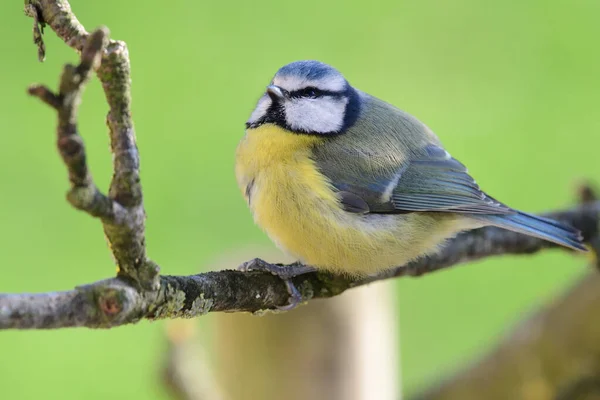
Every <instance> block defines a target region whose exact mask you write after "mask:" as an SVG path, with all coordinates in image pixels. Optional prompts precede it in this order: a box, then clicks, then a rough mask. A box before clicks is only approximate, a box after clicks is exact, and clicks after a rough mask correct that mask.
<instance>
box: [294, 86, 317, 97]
mask: <svg viewBox="0 0 600 400" xmlns="http://www.w3.org/2000/svg"><path fill="white" fill-rule="evenodd" d="M321 95H322V93H321V91H320V90H319V89H317V88H316V87H312V86H309V87H307V88H304V89H301V90H298V91H296V92H294V93H293V96H294V97H304V98H308V99H316V98H317V97H319V96H321Z"/></svg>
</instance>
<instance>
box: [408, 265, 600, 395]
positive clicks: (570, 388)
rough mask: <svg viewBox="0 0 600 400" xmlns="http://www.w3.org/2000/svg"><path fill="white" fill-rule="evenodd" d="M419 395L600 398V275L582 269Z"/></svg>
mask: <svg viewBox="0 0 600 400" xmlns="http://www.w3.org/2000/svg"><path fill="white" fill-rule="evenodd" d="M418 399H419V400H459V399H460V400H471V399H473V400H475V399H477V400H480V399H487V400H506V399H510V400H553V399H555V400H592V399H594V400H600V275H599V274H597V273H591V274H588V275H585V276H584V277H583V278H582V279H581V281H579V282H578V283H577V284H576V285H574V286H573V287H572V288H571V289H570V290H568V292H567V293H566V294H565V295H563V296H562V297H561V298H559V299H557V300H555V301H554V302H553V303H552V304H550V305H548V306H547V307H544V308H542V309H541V310H539V311H538V312H537V313H536V314H535V315H534V316H533V317H532V318H530V319H527V320H525V321H524V322H522V323H521V324H520V325H519V326H518V327H517V329H516V330H515V331H514V332H513V333H512V334H511V335H509V336H508V337H507V338H506V339H505V340H504V341H503V342H502V343H501V344H500V345H499V346H498V347H497V348H496V349H494V350H493V351H492V352H491V353H490V354H488V355H487V356H486V357H484V358H483V359H482V360H481V361H479V362H478V363H476V364H475V365H473V366H471V367H469V368H468V369H466V370H465V371H462V372H460V373H458V374H457V375H456V376H454V377H450V378H449V379H448V380H447V381H446V382H444V383H442V384H441V385H439V386H438V387H437V388H434V389H432V390H430V391H428V392H426V393H423V394H422V395H421V396H419V397H418Z"/></svg>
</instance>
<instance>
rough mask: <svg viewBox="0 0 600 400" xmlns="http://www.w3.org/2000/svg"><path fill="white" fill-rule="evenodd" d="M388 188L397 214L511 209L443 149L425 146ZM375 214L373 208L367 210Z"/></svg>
mask: <svg viewBox="0 0 600 400" xmlns="http://www.w3.org/2000/svg"><path fill="white" fill-rule="evenodd" d="M389 185H394V187H393V188H391V187H388V189H392V190H391V191H390V198H389V201H390V202H391V204H392V205H393V208H394V210H397V211H399V212H417V211H438V212H460V213H472V214H511V213H514V210H512V209H510V208H509V207H507V206H505V205H504V204H502V203H500V202H498V201H496V200H494V199H493V198H491V197H490V196H488V195H486V194H485V193H484V192H483V191H482V190H481V189H480V188H479V185H477V183H476V182H475V180H474V179H473V178H472V177H471V176H470V175H469V173H468V171H467V168H466V167H465V166H464V165H463V164H461V163H460V162H459V161H457V160H456V159H455V158H453V157H452V156H450V154H448V152H446V151H445V150H444V149H443V148H441V147H439V146H436V145H428V146H426V147H425V149H424V151H423V152H422V153H421V155H420V156H418V157H415V158H414V159H412V160H410V161H409V162H408V163H407V164H406V165H405V166H404V168H402V170H401V171H400V172H399V174H398V175H397V176H396V177H395V178H394V180H393V181H390V182H389ZM371 212H377V207H374V208H372V209H371Z"/></svg>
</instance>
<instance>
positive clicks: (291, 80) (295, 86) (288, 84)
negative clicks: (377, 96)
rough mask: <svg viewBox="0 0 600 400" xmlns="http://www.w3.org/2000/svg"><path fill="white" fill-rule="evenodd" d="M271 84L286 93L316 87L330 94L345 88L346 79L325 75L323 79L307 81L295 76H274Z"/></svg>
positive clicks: (340, 76) (339, 76)
mask: <svg viewBox="0 0 600 400" xmlns="http://www.w3.org/2000/svg"><path fill="white" fill-rule="evenodd" d="M273 84H274V85H277V86H279V87H281V88H284V89H285V90H287V91H288V92H293V91H294V90H300V89H304V88H307V87H316V88H318V89H320V90H325V91H330V92H341V91H343V90H344V89H345V88H346V79H344V77H343V76H342V75H327V76H325V77H323V79H307V78H303V77H299V76H295V75H283V76H279V75H277V76H275V78H273Z"/></svg>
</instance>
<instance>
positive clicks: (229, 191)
mask: <svg viewBox="0 0 600 400" xmlns="http://www.w3.org/2000/svg"><path fill="white" fill-rule="evenodd" d="M71 5H72V7H73V10H74V11H75V12H76V14H77V16H78V18H79V20H80V21H81V22H82V23H83V24H84V25H85V26H86V27H87V28H88V29H91V28H93V27H96V26H98V25H107V26H108V27H109V28H110V30H111V33H112V37H113V38H117V39H122V40H125V41H127V43H128V46H129V50H130V54H131V61H132V78H133V111H134V118H135V125H136V130H137V138H138V145H139V148H140V150H141V154H142V179H143V183H144V190H145V202H146V207H147V212H148V224H147V226H148V230H147V235H148V236H147V242H148V248H149V252H150V255H151V257H152V258H154V259H155V260H156V261H157V262H159V263H160V264H161V265H162V266H163V272H164V273H168V274H191V273H195V272H196V271H198V270H201V269H203V268H204V267H203V266H205V265H207V264H209V263H211V262H212V261H213V260H214V259H215V258H216V257H218V256H220V255H223V254H226V253H228V252H232V251H234V249H237V248H240V247H244V246H248V245H250V244H258V245H264V246H270V242H269V241H268V239H267V238H266V236H265V235H264V234H263V233H262V232H261V231H260V230H259V229H258V228H257V227H255V226H254V224H253V222H252V219H251V216H250V213H249V212H248V210H247V209H246V205H245V204H244V202H243V200H242V198H241V195H240V194H239V193H238V189H237V186H236V183H235V179H234V175H233V162H234V160H233V155H234V150H235V146H236V144H237V142H238V140H239V139H240V137H241V136H242V134H243V123H244V121H245V120H246V118H247V117H248V116H249V114H250V112H251V110H252V108H253V106H254V103H255V101H256V99H257V98H258V96H259V95H260V93H261V91H262V90H263V88H264V86H265V84H267V83H268V81H269V80H270V78H271V76H272V75H273V74H274V72H275V71H276V70H277V68H278V67H280V66H281V65H283V64H286V63H288V62H290V61H294V60H298V59H307V58H309V59H319V60H322V61H324V62H327V63H330V64H332V65H334V66H336V67H337V68H338V69H340V70H341V71H342V72H343V73H344V74H345V75H346V77H347V78H348V80H349V81H350V82H351V83H352V84H353V85H355V86H356V87H359V88H360V89H362V90H364V91H367V92H369V93H371V94H373V95H376V96H378V97H380V98H383V99H385V100H387V101H389V102H391V103H393V104H395V105H397V106H399V107H401V108H403V109H405V110H407V111H409V112H410V113H412V114H414V115H416V116H417V117H419V118H420V119H422V120H423V121H425V122H426V123H427V124H428V125H429V126H430V127H431V128H432V129H433V130H434V131H436V132H437V133H438V135H439V136H440V137H441V139H442V141H443V142H444V144H445V145H446V147H447V148H448V149H449V150H450V151H451V152H452V154H453V155H454V156H455V157H457V158H458V159H460V160H462V161H463V162H464V163H466V164H467V165H468V166H469V167H470V170H471V171H472V173H473V175H474V176H475V178H476V179H477V180H478V182H479V183H480V184H481V185H482V186H483V188H484V189H486V190H487V191H488V192H489V193H491V194H492V195H493V196H496V197H498V198H500V199H501V200H503V201H505V202H507V203H508V204H510V205H512V206H515V207H518V208H521V209H524V210H527V211H543V210H547V209H552V208H558V207H565V206H568V205H570V204H572V203H573V202H574V191H573V187H574V183H576V182H577V181H578V180H579V179H581V178H586V177H594V175H595V174H596V173H597V167H598V161H597V157H598V156H597V153H598V146H599V145H600V136H599V135H598V132H599V131H600V119H599V118H598V112H597V108H598V106H599V105H600V79H598V71H600V52H599V51H598V48H597V47H598V37H600V24H598V18H599V17H600V3H599V2H598V1H596V0H571V1H565V0H563V1H549V0H535V1H533V0H532V1H528V2H521V1H504V2H482V1H478V0H459V1H453V2H446V1H441V0H439V1H433V0H426V1H419V2H416V1H397V0H389V1H384V2H377V1H375V2H366V3H365V2H360V1H347V0H346V1H330V2H327V3H325V2H322V1H316V0H308V1H302V2H281V1H252V2H242V1H239V2H237V3H232V2H185V1H172V2H158V1H145V2H133V1H129V2H124V1H117V0H104V1H101V2H100V1H97V2H92V1H83V0H73V1H72V2H71ZM22 6H23V2H22V1H2V2H1V3H0V54H2V56H1V57H2V58H1V64H0V87H1V88H2V95H1V96H0V134H1V135H2V141H1V145H0V181H1V182H2V188H1V189H0V223H1V225H2V226H1V229H0V243H1V245H0V246H1V248H0V249H1V251H0V265H1V266H2V267H1V268H2V271H1V273H0V292H24V291H49V290H59V289H70V288H73V287H74V286H76V285H78V284H82V283H86V282H91V281H94V280H98V279H101V278H104V277H107V276H110V275H111V274H113V273H114V265H113V261H112V259H111V257H110V254H109V251H108V250H107V248H106V245H105V241H104V238H103V234H102V230H101V228H100V225H99V223H98V222H97V221H95V220H93V219H91V218H89V217H87V216H85V215H83V214H81V213H78V212H76V211H74V210H72V209H71V208H70V207H69V205H68V204H67V203H66V201H65V200H64V193H65V190H66V188H67V181H66V175H65V169H64V167H63V165H61V162H60V160H59V157H58V155H57V154H56V151H55V149H54V140H55V139H54V129H55V115H54V113H53V112H52V111H51V110H50V109H49V108H48V107H46V106H44V105H42V104H41V103H40V102H39V101H38V100H36V99H33V98H30V97H28V96H27V95H26V92H25V89H26V87H27V86H28V85H29V84H30V83H33V82H42V83H46V84H49V85H50V86H51V87H55V86H56V84H57V81H58V75H59V72H60V70H61V67H62V65H63V63H65V62H76V60H77V56H76V55H75V54H74V52H73V51H71V50H70V49H69V48H67V46H65V45H64V44H63V43H62V42H60V41H59V40H58V39H57V38H56V36H55V34H54V33H53V32H52V31H51V30H49V29H48V30H47V31H46V35H45V41H46V45H47V53H48V56H47V61H46V62H45V63H39V62H37V59H36V49H35V47H34V46H33V44H32V38H31V25H32V21H31V19H28V18H26V17H24V16H23V12H22ZM105 112H106V104H105V102H104V100H103V94H102V91H101V88H100V85H99V84H98V81H97V80H96V79H94V80H93V81H92V82H91V83H90V85H89V87H88V89H87V91H86V93H85V96H84V101H83V105H82V108H81V118H80V128H81V132H82V135H83V136H84V138H85V140H86V144H87V148H88V154H89V162H90V164H91V168H92V171H93V174H94V177H95V179H96V182H97V183H98V185H99V186H100V187H106V186H107V185H108V182H109V178H110V173H111V171H110V160H111V158H110V154H109V152H108V140H107V134H106V127H105V123H104V118H105V117H104V116H105ZM584 265H585V259H584V258H581V257H580V258H575V257H571V256H568V255H565V254H563V253H560V252H546V253H545V254H543V255H536V256H534V257H518V258H517V257H502V258H498V259H493V260H488V261H485V262H479V263H474V264H471V265H468V266H463V267H460V268H456V269H454V270H452V271H446V272H442V273H438V274H434V275H431V276H427V277H424V278H420V279H403V280H399V281H398V282H397V288H398V302H399V305H400V323H401V329H400V338H399V340H400V343H401V360H402V370H403V376H402V380H403V385H404V390H405V392H407V393H415V392H416V391H418V390H419V389H420V388H422V387H424V386H425V385H427V384H428V383H430V382H432V381H434V380H435V379H436V378H439V377H440V376H442V375H444V374H446V373H449V372H451V371H453V370H455V369H456V368H459V367H460V366H462V365H465V363H467V362H469V361H470V360H473V359H474V358H475V357H477V356H478V355H480V354H481V353H482V352H484V351H485V349H486V348H488V347H489V346H490V345H492V344H493V343H495V342H496V341H497V340H498V339H499V338H500V337H501V335H502V334H503V333H504V332H506V331H507V329H509V328H510V327H511V326H512V325H513V324H514V323H515V322H516V321H518V320H519V319H521V318H522V317H523V316H524V315H526V314H527V313H528V312H529V311H531V310H533V309H534V308H536V307H537V306H539V305H540V304H543V303H544V302H546V301H548V300H549V299H551V298H553V297H554V296H556V295H558V294H559V293H560V292H561V291H563V290H564V289H565V288H566V287H568V285H569V284H570V283H571V282H572V281H573V280H574V279H576V278H577V277H578V276H579V275H581V274H582V272H583V269H584ZM222 267H223V268H225V267H232V265H223V266H222ZM203 323H204V324H205V323H206V322H204V321H199V324H203ZM163 336H164V326H163V323H160V322H159V323H148V322H142V323H140V324H138V325H135V326H127V327H121V328H118V329H114V330H110V331H91V330H83V329H79V330H62V331H55V332H1V333H0V397H2V398H11V399H12V398H15V399H16V398H19V399H20V398H24V399H29V398H46V399H52V398H69V399H71V398H73V399H74V398H85V399H89V400H91V399H105V398H108V397H113V398H128V399H131V400H133V399H152V398H158V399H166V398H167V395H166V393H165V392H164V391H163V389H162V388H161V386H160V384H159V383H157V381H156V379H155V376H156V375H155V374H156V368H157V366H156V365H157V362H158V360H160V357H161V352H160V349H161V346H163V345H164V341H163Z"/></svg>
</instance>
